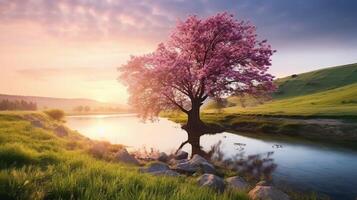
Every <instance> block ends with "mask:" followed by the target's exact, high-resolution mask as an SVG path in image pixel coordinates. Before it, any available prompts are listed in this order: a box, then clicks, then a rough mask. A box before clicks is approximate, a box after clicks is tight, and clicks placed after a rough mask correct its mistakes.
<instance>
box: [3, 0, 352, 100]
mask: <svg viewBox="0 0 357 200" xmlns="http://www.w3.org/2000/svg"><path fill="white" fill-rule="evenodd" d="M356 10H357V1H354V0H299V1H286V0H220V1H218V0H0V93H2V94H4V93H5V94H17V95H36V96H49V97H65V98H90V99H96V100H99V101H104V102H116V103H126V100H127V97H128V94H127V93H126V89H125V87H124V86H122V85H121V84H120V83H119V82H118V81H117V76H118V73H117V71H116V68H117V67H119V66H121V65H122V64H125V63H126V61H127V60H128V59H129V58H130V55H141V54H144V53H149V52H151V51H153V50H155V48H156V45H157V44H158V43H159V42H162V41H165V40H166V39H167V37H168V36H169V35H170V32H171V31H172V28H173V27H174V26H175V24H176V22H177V21H178V20H184V19H185V18H186V17H187V16H189V15H198V16H200V17H207V16H210V15H214V14H216V13H218V12H222V11H227V12H229V13H232V14H234V16H235V17H236V18H237V19H241V20H245V21H250V22H251V23H252V24H254V25H256V26H257V32H258V36H259V38H261V39H267V40H268V42H269V43H270V44H271V45H272V47H273V49H275V50H277V53H275V55H274V56H273V57H272V66H271V68H270V73H272V74H273V75H274V76H276V77H283V76H287V75H291V74H295V73H301V72H307V71H311V70H315V69H319V68H324V67H328V66H335V65H342V64H349V63H356V62H357V37H356V36H357V12H356Z"/></svg>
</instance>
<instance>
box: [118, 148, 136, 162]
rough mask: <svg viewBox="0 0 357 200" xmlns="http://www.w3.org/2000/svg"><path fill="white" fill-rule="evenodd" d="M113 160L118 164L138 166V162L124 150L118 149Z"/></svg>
mask: <svg viewBox="0 0 357 200" xmlns="http://www.w3.org/2000/svg"><path fill="white" fill-rule="evenodd" d="M115 158H116V159H117V161H119V162H123V163H127V164H133V165H139V164H140V163H139V161H138V160H136V158H134V156H132V155H130V154H129V153H128V151H127V150H126V149H125V148H122V149H120V150H119V151H118V152H117V153H116V155H115Z"/></svg>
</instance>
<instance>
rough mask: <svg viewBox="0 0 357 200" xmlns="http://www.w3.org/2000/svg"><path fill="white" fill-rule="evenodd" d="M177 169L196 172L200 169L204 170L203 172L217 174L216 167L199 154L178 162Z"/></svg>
mask: <svg viewBox="0 0 357 200" xmlns="http://www.w3.org/2000/svg"><path fill="white" fill-rule="evenodd" d="M176 169H177V170H179V171H182V172H186V173H195V172H197V171H198V170H202V172H203V173H208V174H216V169H215V167H214V166H213V165H212V164H211V163H209V162H208V161H207V160H206V159H204V158H203V157H202V156H199V155H197V154H195V155H194V156H193V157H192V159H191V160H189V161H186V162H181V163H179V164H177V165H176Z"/></svg>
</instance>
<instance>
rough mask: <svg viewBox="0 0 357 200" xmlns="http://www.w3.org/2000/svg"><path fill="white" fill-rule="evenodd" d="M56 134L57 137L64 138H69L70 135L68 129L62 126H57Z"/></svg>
mask: <svg viewBox="0 0 357 200" xmlns="http://www.w3.org/2000/svg"><path fill="white" fill-rule="evenodd" d="M54 132H55V134H56V135H57V136H59V137H64V136H67V135H68V134H69V132H68V130H67V129H66V127H64V126H62V125H60V126H57V127H56V128H55V129H54Z"/></svg>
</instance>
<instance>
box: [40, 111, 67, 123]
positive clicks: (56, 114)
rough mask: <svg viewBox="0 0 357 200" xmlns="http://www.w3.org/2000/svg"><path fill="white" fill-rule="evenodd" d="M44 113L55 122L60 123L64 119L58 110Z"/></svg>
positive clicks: (61, 112) (62, 112) (62, 113)
mask: <svg viewBox="0 0 357 200" xmlns="http://www.w3.org/2000/svg"><path fill="white" fill-rule="evenodd" d="M44 113H45V114H46V115H48V116H49V117H51V118H52V119H54V120H57V121H62V120H63V118H64V111H63V110H60V109H52V110H46V111H44Z"/></svg>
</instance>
